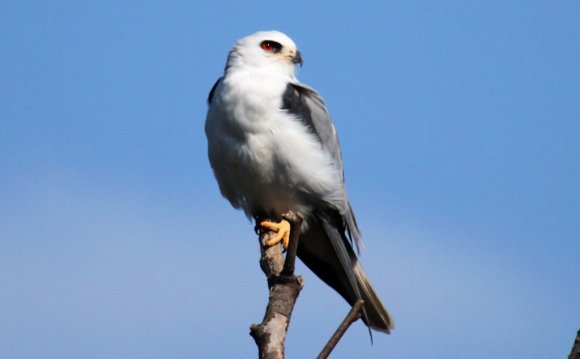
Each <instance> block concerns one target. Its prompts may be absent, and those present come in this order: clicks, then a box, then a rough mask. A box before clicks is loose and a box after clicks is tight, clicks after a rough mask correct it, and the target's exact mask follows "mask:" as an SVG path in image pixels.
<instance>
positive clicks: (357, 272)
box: [298, 217, 394, 333]
mask: <svg viewBox="0 0 580 359" xmlns="http://www.w3.org/2000/svg"><path fill="white" fill-rule="evenodd" d="M298 257H299V258H300V259H301V260H302V262H304V264H306V266H307V267H308V268H310V270H312V271H313V272H314V274H316V275H317V276H318V277H319V278H320V279H322V280H323V281H324V282H325V283H326V284H328V285H329V286H330V287H332V288H333V289H334V290H336V291H337V292H338V293H339V294H340V295H341V296H342V297H343V298H344V299H346V301H347V302H348V303H349V304H350V305H353V304H354V303H355V302H356V301H357V300H358V299H363V300H364V301H365V304H364V306H363V313H362V319H363V321H364V322H365V324H366V325H367V326H369V327H370V328H372V329H375V330H377V331H381V332H385V333H389V332H390V331H391V330H392V329H393V328H394V322H393V319H392V318H391V316H390V315H389V313H388V311H387V310H386V309H385V307H384V305H383V303H382V302H381V300H380V299H379V297H378V295H377V294H376V292H375V290H374V289H373V287H372V285H371V284H370V282H369V280H368V278H367V276H366V274H365V273H364V271H363V269H362V267H361V266H360V264H359V263H358V259H357V257H356V254H355V253H354V250H353V248H352V246H351V244H350V243H349V241H348V239H347V238H346V235H345V234H344V231H340V229H339V228H337V227H336V226H334V225H332V223H330V222H329V220H328V218H324V217H322V218H321V217H318V218H317V221H313V222H312V223H309V225H308V230H307V231H306V232H305V233H303V234H302V236H301V239H300V242H299V245H298Z"/></svg>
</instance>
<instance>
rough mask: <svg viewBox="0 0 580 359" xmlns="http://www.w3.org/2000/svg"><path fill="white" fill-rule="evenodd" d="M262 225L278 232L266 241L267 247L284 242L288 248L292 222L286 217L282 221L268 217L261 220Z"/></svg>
mask: <svg viewBox="0 0 580 359" xmlns="http://www.w3.org/2000/svg"><path fill="white" fill-rule="evenodd" d="M260 227H263V228H266V229H269V230H271V231H272V232H276V234H275V235H274V237H272V238H270V239H269V240H268V241H266V243H265V246H266V247H271V246H273V245H276V244H278V243H280V242H282V245H283V246H284V248H285V249H287V248H288V243H289V242H290V222H288V221H287V220H285V219H282V220H281V221H280V222H272V221H270V220H268V219H266V220H263V221H261V222H260Z"/></svg>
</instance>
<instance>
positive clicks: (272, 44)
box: [260, 40, 282, 53]
mask: <svg viewBox="0 0 580 359" xmlns="http://www.w3.org/2000/svg"><path fill="white" fill-rule="evenodd" d="M260 47H261V48H262V50H264V51H267V52H273V53H278V52H280V50H282V45H281V44H280V43H279V42H276V41H272V40H265V41H262V42H261V43H260Z"/></svg>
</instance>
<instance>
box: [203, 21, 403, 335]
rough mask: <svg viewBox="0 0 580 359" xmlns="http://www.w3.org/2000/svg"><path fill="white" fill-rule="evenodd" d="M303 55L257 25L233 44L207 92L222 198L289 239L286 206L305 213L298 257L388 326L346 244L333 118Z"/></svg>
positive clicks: (377, 324)
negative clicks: (310, 80) (307, 75)
mask: <svg viewBox="0 0 580 359" xmlns="http://www.w3.org/2000/svg"><path fill="white" fill-rule="evenodd" d="M297 64H300V65H302V56H301V54H300V52H299V51H298V50H297V49H296V45H295V44H294V42H293V41H292V40H291V39H290V38H289V37H288V36H286V35H285V34H283V33H281V32H278V31H265V32H257V33H255V34H253V35H250V36H247V37H244V38H242V39H241V40H239V41H238V42H237V43H236V44H235V45H234V47H233V48H232V50H231V51H230V53H229V55H228V58H227V64H226V67H225V71H224V75H223V76H222V77H220V78H219V79H218V80H217V82H216V83H215V85H214V86H213V88H212V89H211V91H210V93H209V97H208V104H209V109H208V112H207V118H206V123H205V132H206V135H207V139H208V154H209V160H210V163H211V166H212V168H213V171H214V174H215V177H216V179H217V182H218V184H219V188H220V191H221V193H222V195H223V196H224V197H225V198H227V199H228V200H229V201H230V203H231V205H232V206H233V207H234V208H239V209H242V210H243V211H244V212H245V213H246V215H247V216H248V217H249V218H253V219H254V220H255V221H256V223H257V225H258V226H262V227H265V228H268V229H271V230H274V231H276V232H278V233H277V236H276V238H275V239H274V240H273V241H270V242H268V245H273V244H275V243H276V242H280V241H282V242H283V244H284V245H285V246H287V245H288V243H287V239H288V235H289V231H290V225H289V223H288V222H287V221H286V220H284V219H283V218H282V215H283V214H284V213H287V212H289V211H293V212H295V213H300V214H301V215H302V216H303V217H304V224H303V225H302V227H301V234H300V241H299V245H298V252H297V253H298V254H297V255H298V257H299V258H300V259H301V260H302V261H303V262H304V263H305V264H306V266H307V267H308V268H310V269H311V270H312V271H313V272H314V273H315V274H316V275H317V276H318V277H320V278H321V279H322V280H323V281H324V282H325V283H326V284H328V285H329V286H331V287H332V288H334V289H335V290H336V291H337V292H338V293H339V294H340V295H341V296H342V297H344V299H346V300H347V301H348V302H349V303H350V304H351V305H352V304H353V303H354V302H356V301H357V300H358V299H361V298H362V299H364V302H365V304H364V307H363V321H364V322H365V324H367V325H368V326H369V327H370V328H372V329H375V330H378V331H382V332H386V333H389V332H390V330H391V329H392V328H393V320H392V318H391V316H390V315H389V313H388V312H387V310H386V309H385V307H384V305H383V304H382V303H381V300H380V299H379V297H378V296H377V294H376V293H375V291H374V289H373V287H372V286H371V284H370V283H369V281H368V279H367V276H366V275H365V273H364V271H363V270H362V267H361V266H360V264H359V262H358V259H357V255H356V254H355V251H354V249H353V244H354V245H355V246H356V247H357V249H358V246H359V243H360V242H361V235H360V232H359V229H358V227H357V223H356V220H355V217H354V213H353V211H352V208H351V206H350V204H349V202H348V199H347V195H346V190H345V184H344V174H343V168H342V156H341V152H340V146H339V143H338V138H337V135H336V131H335V129H334V125H333V124H332V121H331V119H330V116H329V114H328V110H327V109H326V105H325V104H324V102H323V100H322V98H321V97H320V95H319V94H318V93H317V92H316V91H315V90H314V89H312V88H311V87H308V86H306V85H304V84H302V83H300V82H299V81H298V80H297V79H296V76H295V73H296V65H297Z"/></svg>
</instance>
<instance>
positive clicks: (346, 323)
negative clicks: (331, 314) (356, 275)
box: [316, 299, 365, 359]
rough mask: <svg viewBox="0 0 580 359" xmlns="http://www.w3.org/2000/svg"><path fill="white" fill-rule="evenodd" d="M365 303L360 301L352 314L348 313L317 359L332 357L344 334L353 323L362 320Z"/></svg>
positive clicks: (355, 304) (352, 309)
mask: <svg viewBox="0 0 580 359" xmlns="http://www.w3.org/2000/svg"><path fill="white" fill-rule="evenodd" d="M364 302H365V301H364V300H362V299H359V300H357V301H356V302H355V303H354V305H353V306H352V308H351V310H350V312H348V314H347V315H346V317H345V318H344V320H343V321H342V323H340V325H339V326H338V328H337V329H336V332H334V334H333V335H332V337H331V338H330V340H329V341H328V343H326V346H324V349H322V351H321V352H320V354H318V356H317V357H316V359H326V358H328V356H329V355H330V352H332V350H333V349H334V347H335V346H336V344H337V343H338V341H339V340H340V338H342V336H343V335H344V333H346V331H347V330H348V328H349V327H350V325H351V324H352V323H354V322H356V321H357V320H358V319H360V317H361V312H360V311H361V309H362V306H363V304H364Z"/></svg>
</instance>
